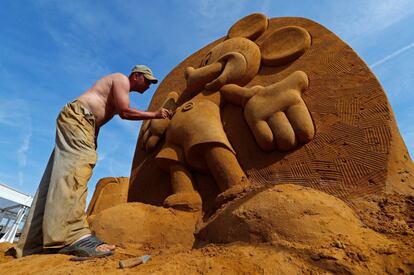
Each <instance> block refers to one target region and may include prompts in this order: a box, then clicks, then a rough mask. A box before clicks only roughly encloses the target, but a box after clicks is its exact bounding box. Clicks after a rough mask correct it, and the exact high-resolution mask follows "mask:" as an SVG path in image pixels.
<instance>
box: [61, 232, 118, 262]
mask: <svg viewBox="0 0 414 275" xmlns="http://www.w3.org/2000/svg"><path fill="white" fill-rule="evenodd" d="M114 249H115V246H114V245H109V244H106V243H104V242H103V241H101V240H99V239H98V238H97V237H96V236H94V235H87V236H84V237H82V238H80V239H79V240H77V241H76V242H74V243H72V244H70V245H68V246H65V247H63V248H62V249H60V250H59V252H58V253H60V254H70V255H75V256H78V257H105V256H110V255H112V250H114Z"/></svg>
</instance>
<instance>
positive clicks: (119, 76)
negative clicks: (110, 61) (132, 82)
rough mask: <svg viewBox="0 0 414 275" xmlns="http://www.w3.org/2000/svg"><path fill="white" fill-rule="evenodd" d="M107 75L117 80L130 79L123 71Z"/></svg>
mask: <svg viewBox="0 0 414 275" xmlns="http://www.w3.org/2000/svg"><path fill="white" fill-rule="evenodd" d="M106 77H108V78H111V79H112V80H117V81H129V80H128V77H127V76H126V75H124V74H123V73H113V74H110V75H107V76H106Z"/></svg>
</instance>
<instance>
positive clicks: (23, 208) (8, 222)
mask: <svg viewBox="0 0 414 275" xmlns="http://www.w3.org/2000/svg"><path fill="white" fill-rule="evenodd" d="M32 201H33V197H31V196H29V195H26V194H23V193H22V192H20V191H17V190H15V189H13V188H11V187H9V186H7V185H5V184H2V183H0V225H2V224H3V223H4V225H2V227H1V230H0V236H1V239H0V242H9V243H12V242H13V241H14V238H15V237H16V233H17V231H18V229H19V226H20V225H21V223H22V222H24V221H25V218H26V216H27V213H28V209H29V208H30V206H31V204H32Z"/></svg>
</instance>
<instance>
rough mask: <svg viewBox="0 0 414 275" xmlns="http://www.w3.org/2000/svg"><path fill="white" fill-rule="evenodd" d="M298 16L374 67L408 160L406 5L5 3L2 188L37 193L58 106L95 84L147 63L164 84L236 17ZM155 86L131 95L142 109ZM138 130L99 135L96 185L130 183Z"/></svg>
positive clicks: (413, 53) (411, 51) (205, 0)
mask: <svg viewBox="0 0 414 275" xmlns="http://www.w3.org/2000/svg"><path fill="white" fill-rule="evenodd" d="M253 12H262V13H265V14H266V15H267V16H268V17H270V18H272V17H280V16H299V17H306V18H309V19H312V20H314V21H316V22H319V23H321V24H322V25H324V26H325V27H327V28H328V29H330V30H331V31H333V32H334V33H336V34H337V35H338V36H339V37H340V38H341V39H343V40H344V41H345V42H346V43H348V44H349V45H350V46H351V47H352V48H353V49H354V50H355V51H356V52H357V53H358V54H359V55H360V56H361V58H362V59H363V60H364V61H365V62H366V63H367V64H368V65H369V66H370V67H371V69H372V70H373V72H374V73H375V75H376V76H377V78H378V79H379V81H380V83H381V85H382V86H383V88H384V90H385V91H386V93H387V96H388V99H389V100H390V102H391V106H392V107H393V110H394V113H395V115H396V117H397V122H398V125H399V128H400V131H401V134H402V135H403V138H404V140H405V142H406V144H407V146H408V148H409V151H410V154H411V156H413V153H414V123H412V115H413V114H414V91H413V87H414V29H413V28H412V26H414V1H412V0H381V1H377V0H336V1H331V0H320V1H317V0H303V1H293V0H291V1H279V0H277V1H276V0H274V1H271V0H265V1H243V0H220V1H217V0H216V1H210V0H200V1H191V0H188V1H186V0H181V1H180V0H177V1H157V0H153V1H134V0H112V1H104V0H102V1H87V0H71V1H63V0H62V1H52V0H37V1H36V0H3V1H2V9H0V25H1V26H2V27H1V28H0V41H1V43H0V79H1V81H0V182H1V183H4V184H6V185H8V186H11V187H13V188H16V189H18V190H20V191H22V192H25V193H27V194H34V193H35V191H36V188H37V186H38V183H39V181H40V178H41V176H42V174H43V171H44V168H45V166H46V163H47V160H48V158H49V156H50V153H51V152H52V149H53V146H54V133H55V119H56V116H57V114H58V112H59V111H60V109H61V108H62V106H63V105H64V104H66V103H67V102H69V101H71V100H73V99H75V98H76V97H77V96H78V95H80V94H81V93H82V92H83V91H85V90H86V89H87V88H89V87H90V86H91V85H92V84H93V83H94V82H95V81H96V80H97V79H98V78H100V77H102V76H103V75H106V74H109V73H112V72H123V73H125V74H128V73H129V70H130V69H131V68H132V67H133V65H135V64H147V65H148V66H150V67H151V68H152V69H153V71H154V74H155V75H156V76H158V77H159V78H160V79H162V78H164V77H165V76H166V75H167V74H168V72H169V71H170V70H171V69H173V68H174V67H175V66H176V65H177V64H178V63H180V62H181V61H182V60H184V59H185V58H186V57H187V56H189V55H191V54H192V53H193V52H195V51H197V50H198V49H200V48H201V47H203V46H205V45H206V44H208V43H210V42H212V41H214V40H216V39H218V38H220V37H222V36H224V35H225V34H226V33H227V30H228V28H229V27H230V26H231V25H232V24H233V23H234V22H235V21H237V20H238V19H239V18H241V17H243V16H245V15H248V14H250V13H253ZM156 87H157V86H153V87H151V89H150V90H149V91H147V93H146V94H145V95H137V94H133V95H132V96H131V100H132V106H134V107H136V108H139V109H146V108H147V106H148V104H149V101H150V98H151V96H152V95H153V92H154V91H155V89H156ZM140 126H141V123H140V122H130V121H124V120H121V119H120V118H118V117H115V118H114V119H113V120H112V121H110V122H109V123H108V124H107V125H105V126H104V127H103V128H102V129H101V132H100V136H99V148H98V155H99V159H98V163H97V165H96V167H95V170H94V175H93V177H92V179H91V181H90V183H89V185H88V186H89V188H90V189H89V198H90V196H91V194H92V192H93V190H94V186H95V183H96V182H97V180H98V179H99V178H102V177H106V176H129V174H130V169H131V162H132V157H133V154H134V150H135V143H136V139H137V135H138V131H139V128H140Z"/></svg>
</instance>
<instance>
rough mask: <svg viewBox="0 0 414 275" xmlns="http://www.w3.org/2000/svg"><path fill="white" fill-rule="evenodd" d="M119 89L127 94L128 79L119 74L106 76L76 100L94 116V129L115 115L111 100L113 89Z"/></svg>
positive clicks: (115, 111)
mask: <svg viewBox="0 0 414 275" xmlns="http://www.w3.org/2000/svg"><path fill="white" fill-rule="evenodd" d="M114 88H115V89H121V91H120V92H124V93H125V94H128V93H129V91H130V90H129V89H130V84H129V80H128V77H127V76H125V75H123V74H121V73H114V74H110V75H107V76H105V77H103V78H101V79H99V80H98V81H96V82H95V84H94V85H93V86H92V87H91V88H89V89H88V90H87V91H86V92H85V93H83V94H82V95H81V96H79V97H78V100H79V101H80V102H81V103H82V105H84V106H85V107H86V108H87V109H88V110H89V111H91V112H92V113H93V114H94V116H95V120H96V121H95V123H96V125H95V126H96V127H98V128H99V127H101V126H102V125H104V124H105V123H106V122H108V121H109V120H110V119H111V118H112V117H113V116H114V115H115V114H116V113H117V109H116V107H115V102H114V100H113V98H112V97H113V93H112V91H113V89H114Z"/></svg>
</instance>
